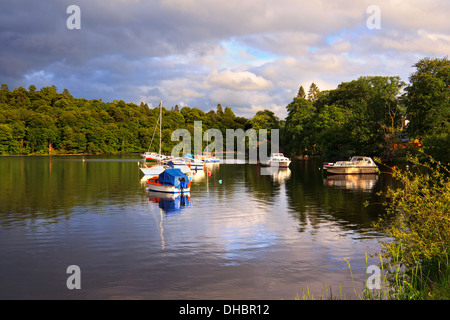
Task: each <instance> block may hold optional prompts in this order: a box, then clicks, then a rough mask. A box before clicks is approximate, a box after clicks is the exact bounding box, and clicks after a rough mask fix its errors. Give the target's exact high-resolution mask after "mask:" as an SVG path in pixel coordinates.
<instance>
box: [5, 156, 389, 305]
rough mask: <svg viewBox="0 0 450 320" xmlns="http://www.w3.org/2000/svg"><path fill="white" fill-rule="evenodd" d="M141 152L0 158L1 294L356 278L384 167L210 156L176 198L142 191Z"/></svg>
mask: <svg viewBox="0 0 450 320" xmlns="http://www.w3.org/2000/svg"><path fill="white" fill-rule="evenodd" d="M139 160H140V158H139V157H109V158H108V157H87V158H86V161H84V162H83V161H82V158H81V157H52V158H48V157H2V158H0V179H1V180H0V188H1V189H0V190H1V192H0V244H1V246H0V298H1V299H294V298H295V297H296V295H297V294H299V295H300V296H301V294H302V292H303V291H302V290H306V289H307V288H308V289H309V291H310V292H311V293H313V294H314V295H315V296H321V295H322V294H324V293H325V285H327V286H328V287H330V286H331V287H332V288H333V292H334V293H335V294H336V295H338V296H339V290H340V289H341V290H342V291H343V293H345V294H346V295H347V296H352V295H353V292H354V291H353V290H354V289H353V286H355V287H356V288H357V289H358V290H359V289H362V288H363V285H364V279H366V274H365V271H366V264H365V254H366V252H367V253H374V252H377V251H378V250H379V249H380V243H379V240H380V239H381V235H379V234H377V233H376V232H375V231H374V230H373V229H372V228H371V222H373V221H374V220H376V219H377V217H378V215H379V214H381V213H382V208H380V207H379V206H370V207H367V208H365V207H364V206H363V202H364V201H366V200H368V201H371V202H379V199H378V197H377V196H376V194H375V193H376V192H377V191H379V190H382V189H383V188H385V186H386V185H388V184H389V181H388V178H387V177H386V176H383V175H381V176H379V177H378V176H374V177H366V178H365V179H364V180H358V179H357V178H354V179H352V180H348V181H344V180H331V179H326V178H324V177H323V176H322V172H321V171H320V170H319V167H320V163H319V162H316V161H298V162H293V163H292V164H291V167H290V169H288V170H280V171H279V172H275V173H274V174H273V175H270V176H267V175H261V174H260V167H259V166H257V165H249V164H245V165H244V164H220V165H211V166H209V167H207V169H206V170H208V171H210V172H211V174H210V176H209V174H207V173H205V172H199V173H198V174H197V175H196V176H195V180H194V182H193V186H192V191H191V194H190V197H183V198H176V199H175V200H173V199H171V198H162V197H161V196H160V195H158V194H149V193H148V192H147V191H146V185H145V183H143V181H142V180H141V178H142V174H141V173H140V171H139V169H138V165H137V162H138V161H139ZM219 180H222V184H220V183H219ZM342 258H346V259H348V260H350V262H351V265H352V271H353V276H354V283H352V281H351V275H350V271H349V269H348V266H347V263H346V262H345V261H344V260H342ZM374 261H376V260H374ZM69 265H78V266H79V267H80V269H81V290H69V289H68V288H67V286H66V280H67V278H68V277H69V276H70V274H67V273H66V269H67V267H68V266H69Z"/></svg>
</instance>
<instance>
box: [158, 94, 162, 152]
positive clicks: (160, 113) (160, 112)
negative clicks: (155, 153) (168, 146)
mask: <svg viewBox="0 0 450 320" xmlns="http://www.w3.org/2000/svg"><path fill="white" fill-rule="evenodd" d="M161 127H162V101H161V102H160V103H159V159H158V161H161Z"/></svg>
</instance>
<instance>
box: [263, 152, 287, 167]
mask: <svg viewBox="0 0 450 320" xmlns="http://www.w3.org/2000/svg"><path fill="white" fill-rule="evenodd" d="M290 164H291V160H290V159H289V158H288V157H285V156H284V155H283V154H282V153H272V154H271V155H270V158H269V160H268V161H267V162H266V163H265V165H267V166H271V167H279V168H287V167H289V165H290Z"/></svg>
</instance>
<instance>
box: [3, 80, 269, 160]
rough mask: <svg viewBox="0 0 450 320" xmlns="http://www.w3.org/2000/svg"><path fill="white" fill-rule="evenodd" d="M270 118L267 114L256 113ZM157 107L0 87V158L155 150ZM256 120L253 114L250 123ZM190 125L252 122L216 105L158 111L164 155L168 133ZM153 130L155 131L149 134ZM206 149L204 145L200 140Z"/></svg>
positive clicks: (229, 125) (242, 126)
mask: <svg viewBox="0 0 450 320" xmlns="http://www.w3.org/2000/svg"><path fill="white" fill-rule="evenodd" d="M260 113H262V114H269V115H270V116H272V117H274V115H273V113H272V112H270V111H264V112H262V111H261V112H260ZM158 119H159V108H158V107H156V108H149V107H148V106H147V104H144V103H141V104H140V105H139V106H138V105H136V104H134V103H125V102H124V101H122V100H120V101H112V102H102V101H101V100H86V99H79V98H74V97H73V96H72V95H71V94H70V93H69V90H67V89H64V90H63V91H62V93H58V92H57V88H56V87H55V86H51V87H43V88H41V89H40V90H39V91H38V90H36V87H35V86H34V85H31V86H30V87H29V88H28V90H26V89H24V88H23V87H19V88H16V89H14V90H12V91H10V90H9V88H8V86H7V85H6V84H3V85H2V86H1V89H0V154H3V155H5V154H6V155H16V154H49V153H50V154H80V153H88V154H117V153H140V152H143V151H147V150H148V149H149V146H150V144H151V142H152V138H153V143H152V148H151V149H152V150H151V151H158V149H159V124H158V127H157V121H158ZM258 119H259V116H255V121H257V120H258ZM194 121H202V124H203V128H204V129H205V130H206V129H208V128H217V129H220V130H221V131H222V132H223V134H224V135H225V130H226V129H243V130H247V129H248V128H251V127H252V120H249V119H245V118H242V117H237V116H236V115H235V114H234V113H233V111H232V110H231V108H229V107H225V108H224V109H223V108H222V106H221V105H220V104H219V105H218V106H217V110H216V111H214V110H212V111H210V112H208V113H205V112H204V111H202V110H200V109H197V108H189V107H183V108H181V109H180V108H179V107H178V106H175V107H172V109H171V110H167V109H165V108H163V121H162V151H163V152H164V153H170V152H171V150H172V148H173V147H174V146H175V145H176V144H177V143H178V141H171V134H172V131H173V130H175V129H177V128H186V129H188V130H189V131H190V132H191V133H192V134H193V132H194ZM156 127H157V129H158V130H155V128H156ZM205 146H206V142H205Z"/></svg>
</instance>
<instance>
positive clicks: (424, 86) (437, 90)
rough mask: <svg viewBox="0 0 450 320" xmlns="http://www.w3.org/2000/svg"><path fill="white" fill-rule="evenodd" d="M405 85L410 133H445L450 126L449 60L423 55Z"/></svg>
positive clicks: (416, 134) (421, 135)
mask: <svg viewBox="0 0 450 320" xmlns="http://www.w3.org/2000/svg"><path fill="white" fill-rule="evenodd" d="M414 67H415V68H416V69H417V70H416V72H414V73H413V74H412V75H411V76H410V78H409V80H410V85H409V86H408V87H407V88H406V95H405V97H404V98H405V99H404V101H405V105H406V111H407V115H408V119H409V120H410V123H409V125H408V128H407V129H408V132H409V133H410V134H411V135H413V136H419V137H423V136H425V135H427V134H440V133H446V132H448V131H449V129H450V60H449V59H448V57H445V58H442V59H438V58H435V59H431V58H424V59H421V60H420V61H418V62H417V63H416V64H414Z"/></svg>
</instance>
